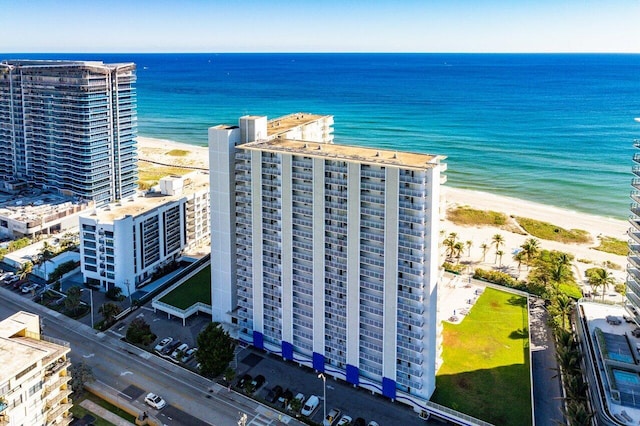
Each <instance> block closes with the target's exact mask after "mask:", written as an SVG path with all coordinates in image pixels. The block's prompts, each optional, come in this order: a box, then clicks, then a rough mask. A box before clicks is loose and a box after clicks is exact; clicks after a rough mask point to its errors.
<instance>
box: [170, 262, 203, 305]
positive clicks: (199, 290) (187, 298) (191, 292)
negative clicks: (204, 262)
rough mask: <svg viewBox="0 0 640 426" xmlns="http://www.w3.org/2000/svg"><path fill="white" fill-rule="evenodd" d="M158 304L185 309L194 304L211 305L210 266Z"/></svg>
mask: <svg viewBox="0 0 640 426" xmlns="http://www.w3.org/2000/svg"><path fill="white" fill-rule="evenodd" d="M160 302H162V303H166V304H168V305H171V306H175V307H176V308H178V309H187V308H188V307H189V306H192V305H193V304H194V303H197V302H201V303H205V304H207V305H211V266H207V267H206V268H204V269H203V270H201V271H200V272H198V273H197V274H196V275H194V276H193V277H191V278H189V279H188V280H187V281H185V282H184V283H182V285H180V286H179V287H177V288H175V289H173V291H171V292H170V293H169V294H167V295H165V296H164V297H163V298H162V299H160Z"/></svg>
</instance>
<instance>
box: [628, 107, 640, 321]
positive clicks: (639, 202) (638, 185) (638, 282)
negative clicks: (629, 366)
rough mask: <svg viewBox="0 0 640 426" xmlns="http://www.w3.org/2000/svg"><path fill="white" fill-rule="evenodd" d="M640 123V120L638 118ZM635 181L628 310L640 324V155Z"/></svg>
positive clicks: (636, 156) (634, 169)
mask: <svg viewBox="0 0 640 426" xmlns="http://www.w3.org/2000/svg"><path fill="white" fill-rule="evenodd" d="M636 121H637V122H639V123H640V118H636ZM633 146H634V147H636V148H640V139H636V140H635V141H633ZM633 162H634V164H635V165H634V166H633V167H632V170H631V171H632V172H633V175H634V177H633V180H632V181H631V186H632V187H633V189H632V190H631V199H632V201H633V203H631V216H630V217H629V222H631V225H632V226H631V228H629V232H628V234H629V237H630V240H629V256H628V260H629V264H628V265H627V289H626V296H627V302H628V303H627V310H628V311H629V313H630V314H632V315H633V317H634V319H635V321H636V323H637V324H640V154H634V155H633Z"/></svg>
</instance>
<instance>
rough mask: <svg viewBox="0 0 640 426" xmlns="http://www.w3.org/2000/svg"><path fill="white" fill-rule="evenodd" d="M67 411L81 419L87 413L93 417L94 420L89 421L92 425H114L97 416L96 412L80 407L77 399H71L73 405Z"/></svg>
mask: <svg viewBox="0 0 640 426" xmlns="http://www.w3.org/2000/svg"><path fill="white" fill-rule="evenodd" d="M83 399H84V398H83ZM69 411H71V413H72V414H73V417H75V418H76V419H82V418H83V417H84V416H86V415H87V414H88V415H90V416H92V417H93V418H95V420H94V421H93V422H91V424H92V425H95V426H114V424H113V423H111V422H108V421H106V420H105V419H103V418H102V417H100V416H98V415H97V414H96V413H94V412H92V411H89V410H87V409H86V408H84V407H81V406H80V401H78V400H74V401H73V407H71V410H69Z"/></svg>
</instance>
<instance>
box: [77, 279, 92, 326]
mask: <svg viewBox="0 0 640 426" xmlns="http://www.w3.org/2000/svg"><path fill="white" fill-rule="evenodd" d="M85 290H88V291H89V298H90V300H91V328H93V289H92V288H82V289H80V291H85Z"/></svg>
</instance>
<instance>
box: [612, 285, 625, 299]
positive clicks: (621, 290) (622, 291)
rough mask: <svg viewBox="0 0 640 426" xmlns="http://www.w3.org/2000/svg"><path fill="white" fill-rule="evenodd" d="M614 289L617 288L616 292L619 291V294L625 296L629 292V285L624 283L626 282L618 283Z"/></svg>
mask: <svg viewBox="0 0 640 426" xmlns="http://www.w3.org/2000/svg"><path fill="white" fill-rule="evenodd" d="M613 289H614V290H615V292H616V293H619V294H621V295H623V296H624V295H625V294H627V286H626V285H624V284H620V283H618V284H616V285H614V286H613Z"/></svg>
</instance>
